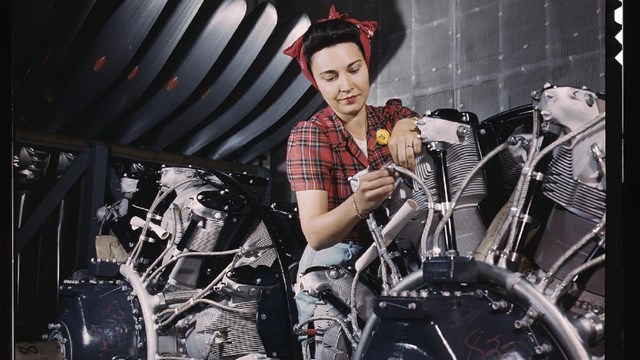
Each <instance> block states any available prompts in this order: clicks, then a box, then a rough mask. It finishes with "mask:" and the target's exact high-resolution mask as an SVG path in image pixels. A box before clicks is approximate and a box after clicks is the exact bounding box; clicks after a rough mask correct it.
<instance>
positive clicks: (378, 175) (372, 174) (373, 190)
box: [353, 167, 396, 215]
mask: <svg viewBox="0 0 640 360" xmlns="http://www.w3.org/2000/svg"><path fill="white" fill-rule="evenodd" d="M395 176H396V174H394V173H392V172H391V171H389V170H388V169H387V168H386V167H384V168H382V169H378V170H373V171H368V172H366V173H365V174H363V175H361V176H359V185H358V188H357V189H356V191H354V194H353V196H355V202H356V206H357V208H358V210H359V212H360V214H361V215H366V214H369V213H370V212H372V211H374V210H375V209H377V208H378V207H380V205H382V203H383V202H384V201H385V200H386V199H387V198H389V197H390V196H391V194H392V193H393V187H394V183H395Z"/></svg>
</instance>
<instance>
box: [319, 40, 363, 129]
mask: <svg viewBox="0 0 640 360" xmlns="http://www.w3.org/2000/svg"><path fill="white" fill-rule="evenodd" d="M311 73H312V74H313V77H314V79H315V80H316V84H317V85H318V90H320V93H321V94H322V97H323V98H324V100H325V101H326V102H327V104H328V105H329V106H331V108H332V109H333V111H335V112H336V114H337V115H338V116H339V117H340V118H341V119H342V120H350V119H351V118H353V117H354V116H356V115H357V114H358V113H359V112H360V111H362V109H363V108H364V105H365V103H366V101H367V98H368V96H369V68H368V67H367V63H366V62H365V60H364V56H363V55H362V52H361V51H360V48H359V47H358V45H356V44H354V43H351V42H348V43H342V44H337V45H333V46H330V47H326V48H324V49H322V50H320V51H318V52H317V53H315V54H313V56H312V57H311Z"/></svg>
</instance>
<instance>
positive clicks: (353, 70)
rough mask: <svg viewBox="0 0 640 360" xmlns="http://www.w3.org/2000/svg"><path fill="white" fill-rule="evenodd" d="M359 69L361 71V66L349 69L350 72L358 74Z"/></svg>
mask: <svg viewBox="0 0 640 360" xmlns="http://www.w3.org/2000/svg"><path fill="white" fill-rule="evenodd" d="M358 71H360V68H359V67H357V68H353V69H350V70H349V72H350V73H352V74H357V73H358Z"/></svg>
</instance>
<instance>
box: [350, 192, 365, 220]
mask: <svg viewBox="0 0 640 360" xmlns="http://www.w3.org/2000/svg"><path fill="white" fill-rule="evenodd" d="M351 198H352V199H353V207H354V208H355V209H356V215H357V216H358V218H359V219H360V220H366V219H367V217H366V216H362V215H361V214H360V209H358V204H357V203H356V194H355V193H354V194H353V196H352V197H351Z"/></svg>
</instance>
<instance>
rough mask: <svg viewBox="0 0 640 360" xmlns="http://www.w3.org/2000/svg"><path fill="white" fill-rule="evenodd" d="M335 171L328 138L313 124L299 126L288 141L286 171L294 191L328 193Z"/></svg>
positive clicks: (303, 122)
mask: <svg viewBox="0 0 640 360" xmlns="http://www.w3.org/2000/svg"><path fill="white" fill-rule="evenodd" d="M331 167H332V154H331V147H330V145H329V141H328V139H327V136H326V134H324V132H323V131H322V130H321V129H320V128H319V127H318V126H316V125H314V124H313V123H311V122H309V121H301V122H299V123H298V124H297V125H296V126H295V127H294V128H293V129H292V130H291V133H290V134H289V139H288V141H287V159H286V170H287V177H288V179H289V184H290V185H291V190H292V191H294V192H295V191H301V190H327V184H328V181H329V180H330V178H331Z"/></svg>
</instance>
